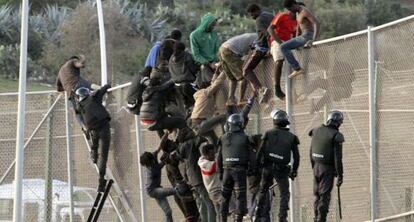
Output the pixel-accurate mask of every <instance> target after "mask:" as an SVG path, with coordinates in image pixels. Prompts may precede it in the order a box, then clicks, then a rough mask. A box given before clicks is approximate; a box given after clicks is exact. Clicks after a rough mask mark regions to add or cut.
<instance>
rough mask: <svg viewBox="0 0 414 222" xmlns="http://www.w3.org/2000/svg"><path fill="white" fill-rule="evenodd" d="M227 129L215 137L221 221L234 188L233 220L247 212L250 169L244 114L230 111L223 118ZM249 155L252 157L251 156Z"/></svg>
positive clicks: (249, 151)
mask: <svg viewBox="0 0 414 222" xmlns="http://www.w3.org/2000/svg"><path fill="white" fill-rule="evenodd" d="M226 124H227V129H228V131H227V132H226V133H225V134H224V135H223V136H222V137H221V138H220V140H219V150H218V161H217V163H218V170H219V175H220V178H221V179H222V196H223V201H222V203H221V206H220V213H221V215H220V217H221V220H222V222H226V221H227V215H228V213H229V203H230V199H231V195H232V192H233V189H234V191H235V199H236V201H235V205H236V209H235V214H236V215H235V220H234V221H236V222H241V221H243V216H244V215H245V214H246V212H247V206H246V205H247V197H246V183H247V181H246V180H247V171H248V170H252V171H253V170H254V162H255V161H254V157H255V155H252V152H253V149H252V148H251V143H250V140H249V137H248V136H247V135H246V134H245V133H244V130H243V128H244V118H243V116H242V115H240V114H232V115H230V116H229V118H228V120H227V123H226ZM252 157H253V158H252Z"/></svg>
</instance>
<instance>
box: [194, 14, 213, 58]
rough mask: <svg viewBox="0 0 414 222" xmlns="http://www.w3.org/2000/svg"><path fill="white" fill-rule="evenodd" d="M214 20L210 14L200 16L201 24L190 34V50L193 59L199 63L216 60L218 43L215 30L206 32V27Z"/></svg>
mask: <svg viewBox="0 0 414 222" xmlns="http://www.w3.org/2000/svg"><path fill="white" fill-rule="evenodd" d="M215 20H216V17H214V16H213V15H211V14H205V15H204V16H203V18H201V24H200V25H199V26H198V27H197V29H196V30H194V31H193V32H192V33H191V34H190V43H191V52H192V54H193V58H194V60H195V61H196V62H197V63H199V64H207V63H210V62H218V61H219V59H218V56H217V53H218V50H219V47H220V43H219V40H218V36H217V32H215V31H212V32H206V29H207V27H208V26H209V25H210V24H211V23H212V22H214V21H215Z"/></svg>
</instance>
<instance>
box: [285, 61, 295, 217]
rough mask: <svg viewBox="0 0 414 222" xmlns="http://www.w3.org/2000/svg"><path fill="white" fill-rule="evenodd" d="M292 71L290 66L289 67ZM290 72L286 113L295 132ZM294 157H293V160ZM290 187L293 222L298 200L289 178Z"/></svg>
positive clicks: (287, 80) (292, 130)
mask: <svg viewBox="0 0 414 222" xmlns="http://www.w3.org/2000/svg"><path fill="white" fill-rule="evenodd" d="M287 70H288V71H290V67H289V68H288V69H287ZM288 75H289V74H288V73H286V75H285V76H286V82H285V84H286V113H287V114H288V115H289V118H290V131H291V132H292V133H294V132H295V121H294V118H293V106H292V104H293V98H292V81H291V80H290V79H289V77H288ZM292 161H293V158H292V159H291V162H292ZM289 185H290V186H289V187H290V202H289V208H290V211H289V214H290V215H289V217H290V221H291V222H295V221H296V201H295V183H294V181H292V180H289Z"/></svg>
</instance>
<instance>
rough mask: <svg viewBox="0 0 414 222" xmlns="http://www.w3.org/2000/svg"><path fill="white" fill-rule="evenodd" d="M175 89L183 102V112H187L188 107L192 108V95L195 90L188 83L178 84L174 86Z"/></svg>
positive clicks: (193, 101)
mask: <svg viewBox="0 0 414 222" xmlns="http://www.w3.org/2000/svg"><path fill="white" fill-rule="evenodd" d="M176 88H177V91H178V93H180V94H181V97H182V98H183V100H184V106H185V110H188V109H189V108H190V107H192V106H194V103H195V100H194V97H193V95H194V93H195V92H196V90H195V89H194V88H193V86H191V84H190V83H180V84H179V85H176Z"/></svg>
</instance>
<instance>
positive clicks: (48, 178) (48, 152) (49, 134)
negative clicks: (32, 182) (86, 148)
mask: <svg viewBox="0 0 414 222" xmlns="http://www.w3.org/2000/svg"><path fill="white" fill-rule="evenodd" d="M52 103H53V95H52V94H49V96H48V105H47V107H52ZM52 139H53V112H51V113H50V115H49V116H48V118H47V125H46V147H45V148H46V149H45V156H46V161H45V209H44V211H45V221H51V220H52V198H53V194H52V189H53V174H52Z"/></svg>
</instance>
